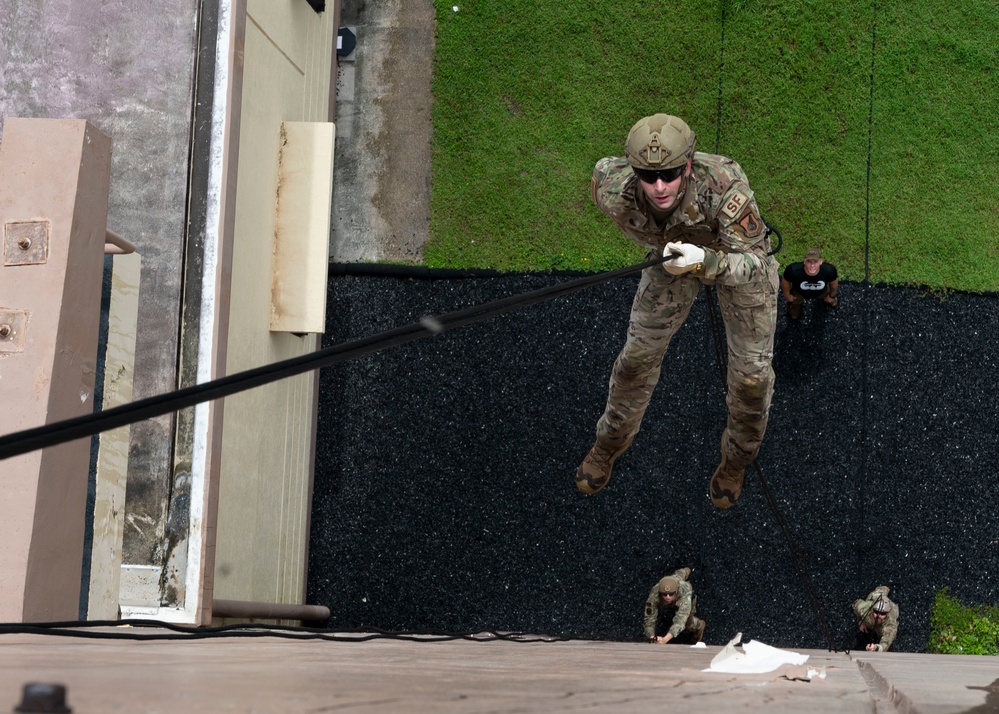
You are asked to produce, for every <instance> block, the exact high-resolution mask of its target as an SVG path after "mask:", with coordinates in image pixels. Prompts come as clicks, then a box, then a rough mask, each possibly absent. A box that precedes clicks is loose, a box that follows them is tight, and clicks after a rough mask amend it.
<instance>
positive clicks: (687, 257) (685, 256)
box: [663, 243, 704, 275]
mask: <svg viewBox="0 0 999 714" xmlns="http://www.w3.org/2000/svg"><path fill="white" fill-rule="evenodd" d="M677 253H679V255H676V254H677ZM671 254H672V255H673V257H672V258H670V259H669V260H667V261H666V262H664V263H663V267H665V268H666V272H668V273H671V274H673V275H683V274H684V273H689V272H690V271H691V270H697V269H698V268H700V267H701V266H702V265H703V264H704V248H701V247H700V246H697V245H693V244H692V243H667V244H666V247H665V248H663V257H664V258H667V257H669V256H670V255H671Z"/></svg>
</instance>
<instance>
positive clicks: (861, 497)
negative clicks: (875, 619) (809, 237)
mask: <svg viewBox="0 0 999 714" xmlns="http://www.w3.org/2000/svg"><path fill="white" fill-rule="evenodd" d="M877 29H878V3H877V0H874V3H873V7H872V18H871V70H870V80H869V81H870V95H869V99H868V106H867V178H866V181H867V185H866V195H865V198H864V202H865V204H866V205H865V210H864V282H863V287H862V290H863V292H862V294H863V296H864V299H863V300H862V301H861V310H862V311H863V320H862V324H863V339H862V340H861V349H860V400H861V403H860V434H859V442H860V464H859V466H858V473H857V480H856V490H857V511H856V513H857V516H856V518H857V524H856V527H855V528H854V533H856V534H857V538H858V540H857V544H858V545H857V558H858V560H859V563H858V568H857V569H858V575H859V577H860V579H861V581H866V580H867V579H868V574H867V573H865V572H864V562H865V558H864V556H865V555H866V552H867V549H866V548H864V547H862V546H860V543H862V542H863V541H864V538H863V537H862V535H861V534H863V533H864V530H865V527H864V523H865V520H866V517H865V512H864V504H865V502H866V499H867V494H866V490H865V486H866V485H867V452H868V449H867V448H866V445H867V439H868V430H867V425H868V419H869V415H868V411H867V402H868V399H869V394H868V389H869V386H868V382H867V377H868V364H867V357H868V354H867V352H868V346H869V345H870V331H871V314H870V308H869V301H868V300H867V294H868V291H869V290H870V287H871V285H870V276H871V154H872V152H873V145H874V60H875V56H876V48H877Z"/></svg>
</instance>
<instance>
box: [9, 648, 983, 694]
mask: <svg viewBox="0 0 999 714" xmlns="http://www.w3.org/2000/svg"><path fill="white" fill-rule="evenodd" d="M121 629H122V628H119V631H121ZM102 632H103V631H102ZM133 632H134V630H133ZM143 632H148V630H143ZM154 632H156V631H154ZM720 649H721V648H719V647H707V648H704V649H697V648H690V647H687V646H684V645H672V646H671V645H666V646H652V645H646V644H641V643H620V642H592V641H582V640H581V641H570V642H544V641H537V640H535V641H531V642H518V641H495V640H494V641H468V640H453V641H443V642H430V641H417V642H413V641H402V640H397V639H378V640H373V641H365V642H361V641H347V640H341V641H334V642H329V641H316V640H288V639H280V638H276V637H273V636H268V637H262V638H258V637H254V638H232V637H230V638H222V639H200V640H190V641H162V640H154V641H128V640H120V639H113V640H95V639H81V638H77V637H67V636H52V635H29V634H4V635H2V636H0V711H13V709H14V707H15V706H16V705H17V704H18V703H19V702H20V701H21V695H22V688H23V686H24V684H26V683H28V682H52V683H59V684H63V685H65V686H66V687H67V692H68V694H67V704H68V706H70V707H71V708H72V709H73V711H74V712H76V713H78V714H90V713H93V712H128V713H129V714H138V713H139V712H150V713H151V712H157V713H164V712H213V713H218V712H333V711H348V712H352V711H357V712H400V711H405V712H408V713H409V714H421V713H428V714H429V713H430V712H434V713H438V712H521V713H524V712H527V713H529V712H539V713H540V712H575V711H585V712H636V711H671V712H726V711H739V712H754V711H758V712H763V711H766V712H771V713H772V712H805V711H807V712H818V713H821V712H830V713H832V712H879V713H883V712H893V711H906V712H933V713H934V714H944V713H947V712H966V711H969V710H971V709H974V708H975V707H982V706H989V705H991V708H985V709H975V711H999V708H996V702H997V701H999V689H997V688H996V683H997V681H999V658H994V657H972V656H968V657H956V656H943V655H912V654H904V653H901V654H896V653H884V654H863V655H861V654H859V653H852V654H851V655H846V654H842V653H829V652H825V651H816V650H801V652H802V653H804V654H808V655H809V659H808V661H807V663H806V665H805V667H804V668H798V669H797V670H794V671H792V670H787V671H778V672H774V673H769V674H760V675H730V674H718V673H713V672H704V671H702V670H704V669H705V668H707V667H708V666H709V664H710V662H711V659H712V658H713V657H714V655H715V654H717V653H718V652H719V650H720ZM806 668H810V669H812V670H814V674H813V676H812V677H811V679H810V680H809V681H801V680H799V679H794V678H793V677H794V675H795V674H796V673H797V674H802V673H803V669H806ZM823 674H824V677H823V676H822V675H823ZM789 677H792V678H789ZM987 703H988V704H987Z"/></svg>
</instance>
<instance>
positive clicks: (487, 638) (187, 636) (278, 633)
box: [0, 619, 582, 643]
mask: <svg viewBox="0 0 999 714" xmlns="http://www.w3.org/2000/svg"><path fill="white" fill-rule="evenodd" d="M94 628H103V629H101V630H99V631H94ZM107 628H112V629H111V630H110V631H108V630H107ZM144 628H146V629H149V630H154V631H152V632H148V631H147V632H143V631H142V630H143V629H144ZM164 630H166V631H165V632H164ZM12 634H18V635H52V636H58V637H79V638H83V639H95V640H205V639H214V638H225V637H241V638H247V637H277V638H283V639H294V640H326V641H329V642H368V641H370V640H377V639H392V640H406V641H410V642H445V641H452V640H468V641H472V642H494V641H496V640H503V641H507V642H523V643H532V642H569V641H572V640H575V639H582V638H578V637H566V636H564V635H547V634H539V633H525V632H498V631H496V630H482V631H480V632H441V631H425V632H424V631H410V630H404V631H392V630H382V629H379V628H377V627H369V628H355V629H343V630H327V629H319V628H314V627H296V626H293V625H268V624H263V623H237V624H232V625H221V626H218V627H194V626H185V625H178V624H175V623H170V622H161V621H159V620H141V619H138V620H130V619H126V620H88V621H71V622H32V623H0V635H12Z"/></svg>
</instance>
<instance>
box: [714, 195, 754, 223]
mask: <svg viewBox="0 0 999 714" xmlns="http://www.w3.org/2000/svg"><path fill="white" fill-rule="evenodd" d="M748 204H749V196H747V195H746V194H745V193H743V192H742V191H739V190H735V191H733V192H732V194H731V195H730V196H729V197H728V199H727V200H726V201H725V203H724V204H723V205H722V207H721V212H722V213H724V214H725V215H726V216H728V217H729V219H734V218H735V217H736V216H738V215H739V214H740V213H742V209H744V208H745V207H746V206H747V205H748Z"/></svg>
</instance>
